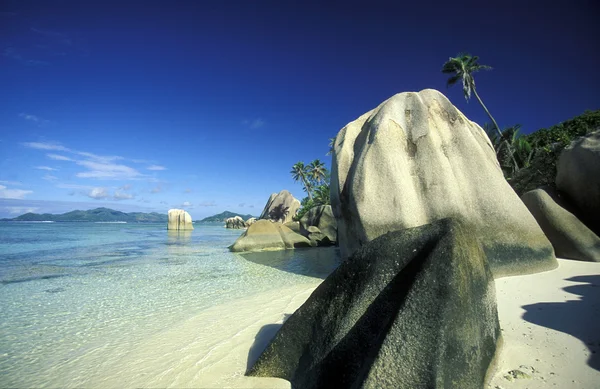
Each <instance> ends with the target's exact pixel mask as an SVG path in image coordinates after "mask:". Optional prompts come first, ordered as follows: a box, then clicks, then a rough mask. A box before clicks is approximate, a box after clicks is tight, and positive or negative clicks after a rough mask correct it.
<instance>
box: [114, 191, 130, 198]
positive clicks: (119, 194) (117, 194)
mask: <svg viewBox="0 0 600 389" xmlns="http://www.w3.org/2000/svg"><path fill="white" fill-rule="evenodd" d="M113 198H114V199H115V200H129V199H132V198H133V195H132V194H130V193H125V192H121V191H118V190H117V191H115V195H114V196H113Z"/></svg>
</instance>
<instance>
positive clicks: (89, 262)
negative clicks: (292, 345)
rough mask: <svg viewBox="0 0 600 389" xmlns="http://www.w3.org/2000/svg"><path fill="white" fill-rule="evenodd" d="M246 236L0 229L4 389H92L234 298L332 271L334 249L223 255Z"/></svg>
mask: <svg viewBox="0 0 600 389" xmlns="http://www.w3.org/2000/svg"><path fill="white" fill-rule="evenodd" d="M241 233H242V231H241V230H228V229H225V228H224V227H223V224H222V223H196V224H195V230H193V231H167V230H166V226H165V224H163V223H160V224H157V223H147V224H146V223H118V224H112V223H94V222H78V223H71V222H66V223H61V222H56V223H32V222H18V223H14V222H6V223H0V288H2V292H1V293H0V306H2V310H3V315H2V319H1V320H0V346H1V352H0V377H1V378H0V386H2V387H59V386H60V387H81V386H90V385H98V383H99V382H100V383H101V382H105V381H103V379H100V378H98V377H99V376H105V375H106V376H108V375H110V374H111V371H113V370H114V368H115V367H116V366H119V365H124V364H127V363H128V355H129V354H130V353H132V350H136V349H139V348H140V345H141V344H143V343H144V342H145V341H147V340H148V339H150V338H152V337H154V336H156V335H157V334H160V333H164V332H165V331H169V330H170V329H172V328H176V327H177V326H181V325H182V323H186V322H187V321H189V320H190V319H192V318H194V317H198V315H201V314H203V313H204V314H206V312H208V311H211V310H212V311H215V312H218V307H219V306H222V305H223V306H224V305H226V304H230V303H232V302H235V301H237V300H239V299H244V298H248V297H250V296H254V295H259V294H261V293H263V294H264V293H267V292H274V293H276V291H277V289H281V288H289V287H290V286H293V285H315V286H316V285H318V283H320V281H321V280H322V279H323V278H325V277H326V276H327V275H328V274H329V273H330V272H331V271H332V270H333V269H335V267H336V266H337V265H338V264H339V254H338V251H337V248H334V247H332V248H316V249H315V248H313V249H299V250H285V251H279V252H263V253H252V254H236V253H232V252H230V251H229V250H228V246H229V245H231V244H232V243H233V242H234V241H235V239H236V238H237V237H238V236H239V235H240V234H241ZM212 311H211V312H212ZM248 314H249V315H250V314H251V311H249V313H248ZM209 324H210V323H206V325H207V327H210V326H209ZM204 330H206V329H204ZM198 331H199V332H201V331H203V328H198ZM215 331H218V329H216V330H215ZM204 335H205V336H206V338H207V339H210V338H211V334H210V333H208V334H204ZM213 335H214V336H212V337H213V338H219V334H218V333H215V334H213ZM138 357H139V353H138ZM143 357H144V356H143V355H142V357H141V358H143ZM151 362H152V361H148V363H149V364H150V363H151ZM180 362H181V361H179V360H178V359H177V358H176V357H173V359H172V360H169V359H168V357H167V364H171V365H172V368H174V367H176V365H177V364H178V363H180ZM159 373H161V372H157V373H156V374H159ZM162 373H164V372H162ZM121 378H122V380H124V381H123V382H127V380H128V378H131V379H133V378H132V377H121ZM136 382H140V381H136ZM141 382H145V381H141Z"/></svg>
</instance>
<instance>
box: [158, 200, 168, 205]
mask: <svg viewBox="0 0 600 389" xmlns="http://www.w3.org/2000/svg"><path fill="white" fill-rule="evenodd" d="M160 203H161V204H164V205H167V204H169V203H167V202H166V201H161V202H160Z"/></svg>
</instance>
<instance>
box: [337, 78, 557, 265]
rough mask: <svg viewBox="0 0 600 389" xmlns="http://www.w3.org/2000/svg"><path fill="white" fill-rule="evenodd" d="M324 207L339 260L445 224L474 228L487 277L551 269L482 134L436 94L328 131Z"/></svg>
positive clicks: (550, 257) (548, 250)
mask: <svg viewBox="0 0 600 389" xmlns="http://www.w3.org/2000/svg"><path fill="white" fill-rule="evenodd" d="M331 205H332V208H333V214H334V215H335V217H336V219H337V228H338V244H339V246H340V251H341V254H342V257H343V258H346V257H348V256H350V255H351V254H352V253H353V252H354V251H355V250H356V249H357V248H359V247H360V246H362V245H364V244H365V243H367V242H369V241H371V240H373V239H375V238H376V237H378V236H380V235H383V234H385V233H386V232H388V231H395V230H401V229H405V228H410V227H416V226H420V225H424V224H428V223H431V222H432V221H435V220H440V219H443V218H446V217H453V218H458V219H461V220H463V221H464V222H466V223H467V224H470V225H472V226H473V227H474V231H476V232H477V233H478V235H479V237H480V239H481V242H482V244H483V247H484V250H485V251H486V254H487V257H488V259H489V261H490V266H491V268H492V272H493V273H494V274H495V276H503V275H513V274H526V273H534V272H537V271H543V270H549V269H553V268H555V267H556V266H558V263H557V261H556V258H555V257H554V252H553V249H552V245H551V244H550V242H549V241H548V239H547V238H546V237H545V236H544V233H543V232H542V230H541V229H540V227H539V226H538V225H537V223H536V221H535V219H534V218H533V216H532V215H531V214H530V213H529V211H528V210H527V207H525V205H524V204H523V202H522V201H521V200H520V199H519V197H518V196H517V194H516V193H515V192H514V191H513V190H512V188H511V187H510V185H509V184H508V183H507V182H506V180H505V179H504V176H503V174H502V170H501V169H500V166H499V164H498V160H497V159H496V154H495V152H494V149H493V147H492V144H491V142H490V140H489V138H488V137H487V135H486V133H485V131H483V129H481V127H479V126H478V125H477V124H475V123H474V122H472V121H470V120H469V119H467V118H466V117H465V116H464V115H463V114H462V113H461V112H460V111H459V110H458V109H457V108H456V107H454V106H453V105H452V104H451V103H450V101H448V99H447V98H446V97H445V96H444V95H443V94H441V93H440V92H438V91H436V90H432V89H426V90H423V91H421V92H407V93H400V94H397V95H395V96H393V97H391V98H390V99H388V100H386V101H385V102H383V103H382V104H381V105H379V107H377V108H375V109H374V110H372V111H370V112H367V113H366V114H364V115H362V116H361V117H360V118H358V119H357V120H355V121H353V122H351V123H349V124H348V125H347V126H346V127H344V128H343V129H342V130H341V131H340V132H339V133H338V134H337V136H336V138H335V145H334V153H333V163H332V172H331Z"/></svg>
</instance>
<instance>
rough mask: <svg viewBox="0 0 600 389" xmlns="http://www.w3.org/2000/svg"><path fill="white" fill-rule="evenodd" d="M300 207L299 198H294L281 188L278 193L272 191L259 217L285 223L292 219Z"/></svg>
mask: <svg viewBox="0 0 600 389" xmlns="http://www.w3.org/2000/svg"><path fill="white" fill-rule="evenodd" d="M299 209H300V200H298V199H296V198H295V197H294V196H292V194H291V193H290V192H288V191H287V190H285V189H284V190H282V191H281V192H279V193H273V194H272V195H271V196H270V197H269V200H268V201H267V204H266V205H265V208H264V209H263V211H262V213H261V214H260V217H259V219H264V220H271V221H273V222H278V223H287V222H291V221H293V220H292V218H293V217H294V216H296V214H297V213H298V210H299Z"/></svg>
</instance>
